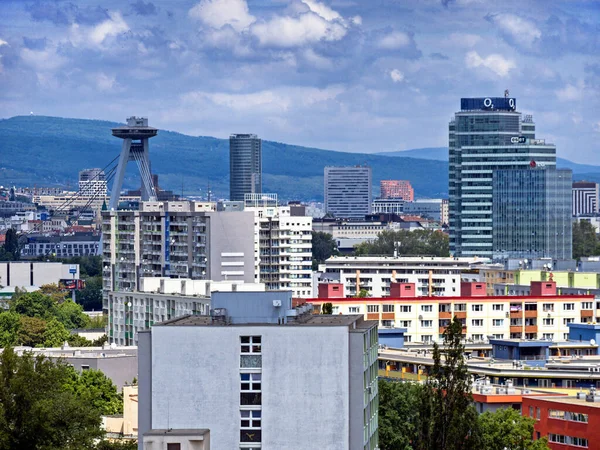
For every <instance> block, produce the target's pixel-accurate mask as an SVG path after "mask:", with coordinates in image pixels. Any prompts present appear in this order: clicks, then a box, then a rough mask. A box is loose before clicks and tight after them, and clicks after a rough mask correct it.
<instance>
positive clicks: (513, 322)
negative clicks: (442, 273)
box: [309, 282, 600, 342]
mask: <svg viewBox="0 0 600 450" xmlns="http://www.w3.org/2000/svg"><path fill="white" fill-rule="evenodd" d="M543 283H544V284H546V282H543ZM467 284H472V285H480V290H481V292H482V293H483V294H485V285H484V284H483V283H467ZM463 290H465V288H464V287H463ZM554 292H556V285H554ZM309 301H310V303H312V304H313V305H315V306H316V307H317V308H320V307H321V306H322V304H323V303H332V306H333V314H334V315H335V314H363V315H364V317H365V319H367V320H377V321H379V324H380V326H382V327H394V328H406V330H407V331H406V333H405V342H433V341H437V342H440V341H441V340H442V339H443V338H442V334H443V332H444V329H445V328H446V326H447V325H448V324H449V323H450V321H451V320H452V318H453V317H454V316H456V317H457V318H458V319H460V320H461V322H462V323H463V333H464V335H465V338H466V339H471V340H473V341H478V342H481V341H486V340H488V339H489V338H491V337H492V338H496V339H508V338H510V339H547V340H559V341H562V340H567V339H568V335H569V326H568V324H569V323H587V322H596V321H597V320H599V319H600V301H596V300H595V298H594V296H593V295H555V294H554V295H552V294H549V293H548V292H544V293H539V292H538V293H536V294H535V295H527V296H485V295H473V296H469V295H463V296H456V297H414V296H411V297H406V298H402V297H389V298H318V299H311V300H309Z"/></svg>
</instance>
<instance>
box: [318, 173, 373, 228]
mask: <svg viewBox="0 0 600 450" xmlns="http://www.w3.org/2000/svg"><path fill="white" fill-rule="evenodd" d="M324 175H325V176H324V178H325V213H326V214H330V215H332V216H333V217H337V218H342V219H363V220H364V218H365V216H366V215H367V214H371V201H372V197H373V195H372V186H371V185H372V179H373V175H372V172H371V168H370V167H367V166H340V167H336V166H327V167H325V172H324Z"/></svg>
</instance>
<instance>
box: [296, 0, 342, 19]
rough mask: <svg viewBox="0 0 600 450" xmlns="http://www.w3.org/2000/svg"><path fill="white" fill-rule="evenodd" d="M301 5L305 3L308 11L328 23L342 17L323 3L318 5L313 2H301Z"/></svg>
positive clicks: (303, 0)
mask: <svg viewBox="0 0 600 450" xmlns="http://www.w3.org/2000/svg"><path fill="white" fill-rule="evenodd" d="M302 3H305V4H306V5H308V7H309V8H310V10H311V11H312V12H314V13H315V14H318V15H319V16H321V17H322V18H323V19H325V20H328V21H329V22H331V21H332V20H336V19H341V18H342V16H340V13H338V12H337V11H334V10H333V9H331V8H330V7H329V6H327V5H325V4H323V3H319V2H316V1H314V0H302Z"/></svg>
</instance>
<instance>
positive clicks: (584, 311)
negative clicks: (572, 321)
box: [581, 309, 594, 319]
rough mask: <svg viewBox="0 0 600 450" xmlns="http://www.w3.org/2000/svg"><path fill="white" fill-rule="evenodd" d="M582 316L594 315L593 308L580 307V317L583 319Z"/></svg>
mask: <svg viewBox="0 0 600 450" xmlns="http://www.w3.org/2000/svg"><path fill="white" fill-rule="evenodd" d="M584 317H594V310H593V309H582V310H581V318H582V319H583V318H584Z"/></svg>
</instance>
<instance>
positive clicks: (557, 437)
mask: <svg viewBox="0 0 600 450" xmlns="http://www.w3.org/2000/svg"><path fill="white" fill-rule="evenodd" d="M565 438H566V436H563V435H562V434H554V433H550V434H548V440H549V441H550V442H557V443H559V444H565V443H566V439H565Z"/></svg>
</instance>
